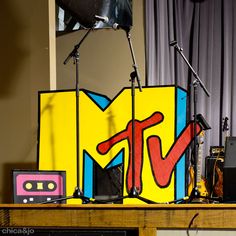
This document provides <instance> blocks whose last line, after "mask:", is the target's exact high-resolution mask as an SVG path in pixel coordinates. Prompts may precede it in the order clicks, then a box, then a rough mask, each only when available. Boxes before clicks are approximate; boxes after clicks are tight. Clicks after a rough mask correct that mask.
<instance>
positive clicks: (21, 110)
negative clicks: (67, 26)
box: [0, 0, 49, 203]
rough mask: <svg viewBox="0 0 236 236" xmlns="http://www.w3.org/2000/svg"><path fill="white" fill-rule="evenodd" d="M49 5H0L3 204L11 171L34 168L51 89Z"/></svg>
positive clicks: (26, 0) (22, 1)
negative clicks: (44, 96) (43, 99)
mask: <svg viewBox="0 0 236 236" xmlns="http://www.w3.org/2000/svg"><path fill="white" fill-rule="evenodd" d="M48 25H49V23H48V0H34V1H32V0H11V1H9V0H1V8H0V28H1V37H0V45H1V56H0V110H1V115H0V131H1V132H0V150H1V158H0V202H3V203H8V202H11V199H12V195H11V190H12V182H11V170H12V169H15V168H20V169H23V168H35V163H36V146H37V121H38V118H37V109H38V101H37V94H38V90H48V89H49V43H48Z"/></svg>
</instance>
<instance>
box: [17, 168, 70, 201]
mask: <svg viewBox="0 0 236 236" xmlns="http://www.w3.org/2000/svg"><path fill="white" fill-rule="evenodd" d="M13 192H14V197H13V199H14V203H25V204H26V203H27V204H33V203H42V202H46V201H50V202H52V203H66V201H65V200H63V201H61V200H59V199H60V198H65V195H66V172H65V171H32V170H13ZM54 199H55V201H53V200H54ZM56 199H57V200H56Z"/></svg>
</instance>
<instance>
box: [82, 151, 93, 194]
mask: <svg viewBox="0 0 236 236" xmlns="http://www.w3.org/2000/svg"><path fill="white" fill-rule="evenodd" d="M84 196H85V197H89V198H92V197H93V159H92V158H91V157H90V156H89V155H88V153H84Z"/></svg>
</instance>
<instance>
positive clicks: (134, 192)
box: [95, 27, 156, 204]
mask: <svg viewBox="0 0 236 236" xmlns="http://www.w3.org/2000/svg"><path fill="white" fill-rule="evenodd" d="M123 30H125V31H126V36H127V40H128V43H129V48H130V52H131V57H132V61H133V69H134V70H133V71H132V72H131V73H130V82H131V112H132V117H131V129H132V131H131V132H132V145H131V159H132V186H131V189H130V190H129V192H128V195H127V196H122V197H117V198H115V199H111V200H109V201H106V200H104V201H103V200H101V201H97V200H95V201H96V202H98V203H106V202H118V201H120V200H123V199H125V198H137V199H139V200H141V201H143V202H145V203H149V204H155V203H156V202H154V201H152V200H149V199H146V198H143V197H141V196H140V195H139V191H138V189H137V186H136V183H135V79H136V80H137V84H138V88H139V91H140V92H142V86H141V83H140V76H139V71H138V66H137V63H136V58H135V55H134V49H133V44H132V40H131V33H130V27H126V28H125V29H123Z"/></svg>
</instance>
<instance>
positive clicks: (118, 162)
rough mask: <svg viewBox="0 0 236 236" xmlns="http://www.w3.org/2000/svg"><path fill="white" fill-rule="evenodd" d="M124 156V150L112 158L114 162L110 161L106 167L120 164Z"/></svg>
mask: <svg viewBox="0 0 236 236" xmlns="http://www.w3.org/2000/svg"><path fill="white" fill-rule="evenodd" d="M123 157H124V151H121V152H119V153H118V154H117V156H116V157H115V158H114V159H113V160H112V162H110V163H109V165H108V166H106V169H109V168H112V167H115V166H118V165H120V164H122V163H123V159H124V158H123Z"/></svg>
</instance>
